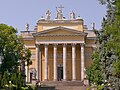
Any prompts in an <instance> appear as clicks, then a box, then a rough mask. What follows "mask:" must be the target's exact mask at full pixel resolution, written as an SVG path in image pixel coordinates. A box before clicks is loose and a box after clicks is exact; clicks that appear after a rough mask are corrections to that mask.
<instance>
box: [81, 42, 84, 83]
mask: <svg viewBox="0 0 120 90" xmlns="http://www.w3.org/2000/svg"><path fill="white" fill-rule="evenodd" d="M84 68H85V61H84V44H81V80H82V81H83V80H84Z"/></svg>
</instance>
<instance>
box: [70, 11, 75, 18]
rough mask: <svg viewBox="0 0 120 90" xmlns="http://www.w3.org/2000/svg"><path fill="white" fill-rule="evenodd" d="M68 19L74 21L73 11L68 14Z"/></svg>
mask: <svg viewBox="0 0 120 90" xmlns="http://www.w3.org/2000/svg"><path fill="white" fill-rule="evenodd" d="M70 19H71V20H74V19H75V13H74V12H73V11H72V12H71V13H70Z"/></svg>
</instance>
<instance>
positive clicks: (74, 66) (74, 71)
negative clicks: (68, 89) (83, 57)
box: [72, 44, 76, 81]
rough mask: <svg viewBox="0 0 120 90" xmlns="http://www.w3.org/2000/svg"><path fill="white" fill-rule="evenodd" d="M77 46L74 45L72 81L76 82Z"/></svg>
mask: <svg viewBox="0 0 120 90" xmlns="http://www.w3.org/2000/svg"><path fill="white" fill-rule="evenodd" d="M75 49H76V48H75V44H72V80H73V81H75V80H76V50H75Z"/></svg>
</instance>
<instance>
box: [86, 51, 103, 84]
mask: <svg viewBox="0 0 120 90" xmlns="http://www.w3.org/2000/svg"><path fill="white" fill-rule="evenodd" d="M92 59H93V63H92V65H91V67H89V68H87V72H86V73H87V78H88V80H89V81H90V83H92V84H94V83H95V84H97V85H101V84H102V73H101V68H100V59H99V53H98V52H94V53H93V55H92Z"/></svg>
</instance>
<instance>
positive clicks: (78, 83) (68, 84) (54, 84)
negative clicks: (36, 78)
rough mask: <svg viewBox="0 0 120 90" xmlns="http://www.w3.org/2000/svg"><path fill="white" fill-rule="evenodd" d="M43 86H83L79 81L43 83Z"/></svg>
mask: <svg viewBox="0 0 120 90" xmlns="http://www.w3.org/2000/svg"><path fill="white" fill-rule="evenodd" d="M41 85H43V86H83V82H81V81H44V82H41Z"/></svg>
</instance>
